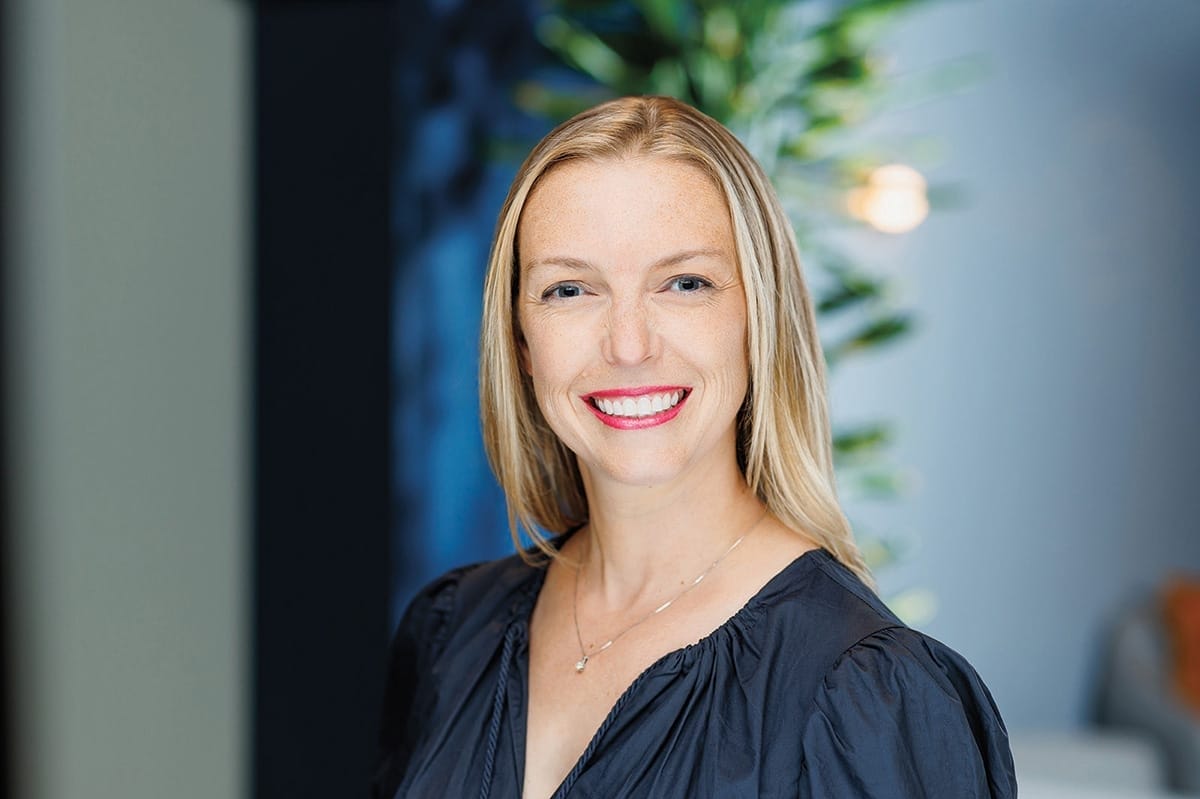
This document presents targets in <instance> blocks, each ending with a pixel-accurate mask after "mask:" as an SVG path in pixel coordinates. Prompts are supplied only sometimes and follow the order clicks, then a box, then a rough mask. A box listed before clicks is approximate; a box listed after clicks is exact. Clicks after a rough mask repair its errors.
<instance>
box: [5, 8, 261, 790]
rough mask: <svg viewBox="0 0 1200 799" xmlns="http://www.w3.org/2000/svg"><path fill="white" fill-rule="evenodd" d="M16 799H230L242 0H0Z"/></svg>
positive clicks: (242, 341) (239, 558) (242, 638)
mask: <svg viewBox="0 0 1200 799" xmlns="http://www.w3.org/2000/svg"><path fill="white" fill-rule="evenodd" d="M6 5H7V7H8V18H7V20H6V23H7V24H6V28H7V30H6V33H7V40H6V41H5V42H4V43H3V45H4V49H3V52H4V56H5V58H6V59H7V62H6V65H5V69H6V72H7V77H8V79H9V85H8V93H9V107H8V108H7V109H6V111H7V114H6V118H7V119H8V120H9V121H10V127H9V130H8V136H9V144H10V148H9V151H8V152H7V153H5V157H6V158H7V160H8V169H9V170H10V171H9V175H10V178H11V183H10V186H8V187H7V189H8V190H9V192H10V194H9V197H8V199H9V208H10V218H9V219H7V220H6V223H5V229H6V231H7V232H8V234H9V236H10V238H9V240H8V241H6V242H5V246H6V253H5V255H6V258H7V259H8V262H9V268H10V276H9V277H10V283H9V285H6V286H5V289H4V319H5V324H6V325H8V333H9V341H10V342H11V345H12V349H11V351H10V352H9V353H8V356H9V359H10V361H9V362H10V364H11V366H12V367H13V368H12V370H11V372H10V374H9V375H8V378H9V380H10V383H9V385H8V389H9V391H10V392H11V393H10V397H11V399H12V414H13V415H12V418H11V419H10V420H7V421H9V422H11V424H12V428H11V429H12V431H13V436H12V438H13V441H12V445H13V450H12V452H11V453H9V459H10V460H9V463H10V465H11V466H12V473H11V474H10V475H6V478H8V479H11V481H12V487H13V488H14V489H15V496H14V500H15V502H14V504H15V507H14V514H15V518H14V529H13V534H14V538H15V540H14V542H13V544H14V547H13V549H14V551H13V557H12V558H11V560H9V561H8V562H6V563H5V564H4V568H5V569H6V570H7V575H6V577H7V579H8V581H9V582H10V585H11V588H12V591H13V594H12V599H11V602H12V606H13V610H14V613H15V618H14V620H13V621H14V631H13V632H14V636H15V638H14V641H13V642H12V651H13V653H14V656H15V658H14V662H13V664H12V665H13V668H14V670H15V680H16V700H17V701H16V708H15V709H16V712H17V734H16V740H15V743H16V746H17V751H16V753H15V754H16V758H17V762H16V766H17V777H18V781H19V785H18V787H19V795H20V796H22V797H28V799H43V798H44V799H58V798H59V797H82V796H89V797H113V798H114V799H117V798H118V797H119V798H120V799H132V798H137V797H145V798H146V799H150V798H151V797H154V798H155V799H158V798H159V797H164V796H171V797H181V798H182V797H196V799H214V797H236V796H242V795H245V793H246V791H245V790H244V788H245V783H246V779H245V772H246V769H247V763H246V744H247V741H248V736H247V734H246V727H247V722H248V718H247V716H246V711H245V710H244V704H245V699H246V697H247V695H248V692H247V690H246V674H247V652H248V645H247V634H248V628H247V623H246V619H247V617H248V604H247V603H248V591H247V589H246V584H247V580H246V576H247V575H246V571H247V557H246V556H247V553H248V551H249V545H248V540H247V536H246V530H247V524H246V500H247V492H246V488H245V486H246V478H247V469H246V466H245V457H244V455H245V448H246V443H245V442H246V423H245V421H244V420H245V408H246V399H247V397H246V386H247V379H246V368H247V360H246V352H247V348H246V344H247V335H246V333H247V325H246V321H245V317H246V310H247V309H246V301H245V297H246V293H247V292H246V289H247V286H248V273H247V271H246V268H245V264H246V243H245V239H246V233H247V230H246V224H245V217H246V200H245V197H246V194H247V192H246V190H247V188H248V185H249V184H248V181H247V179H246V176H245V172H246V170H245V156H244V153H243V151H242V146H243V142H244V139H245V136H246V133H247V130H246V125H245V122H244V119H245V110H246V109H245V103H246V98H245V97H244V86H245V85H246V82H247V77H248V73H247V69H248V61H247V56H246V53H247V45H248V39H247V31H246V20H245V19H244V17H245V15H246V13H247V8H248V5H247V4H245V3H238V2H231V1H227V0H121V2H118V3H97V2H92V0H9V2H8V3H7V4H6Z"/></svg>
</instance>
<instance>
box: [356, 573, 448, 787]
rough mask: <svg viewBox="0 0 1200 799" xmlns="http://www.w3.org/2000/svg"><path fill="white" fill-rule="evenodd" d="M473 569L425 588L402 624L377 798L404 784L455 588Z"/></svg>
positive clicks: (387, 691) (389, 683)
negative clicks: (425, 684) (426, 678)
mask: <svg viewBox="0 0 1200 799" xmlns="http://www.w3.org/2000/svg"><path fill="white" fill-rule="evenodd" d="M469 568H471V567H465V568H462V569H456V570H455V571H452V572H450V573H448V574H446V575H444V576H442V577H440V578H438V579H437V580H434V581H433V582H432V583H430V584H429V585H427V586H426V587H425V588H423V589H422V590H421V591H420V592H419V593H418V594H417V595H416V596H415V597H414V598H413V600H412V601H411V602H410V603H409V605H408V608H407V610H406V611H405V612H404V616H403V617H402V618H401V620H400V624H399V625H398V626H397V627H396V633H395V635H394V636H393V638H392V644H391V649H390V651H389V655H388V667H387V676H386V678H385V683H384V692H383V710H382V713H381V714H380V725H379V752H378V757H377V759H376V768H375V774H374V777H373V779H372V781H371V797H372V799H391V798H392V795H393V794H394V793H395V791H396V788H397V786H398V785H399V784H400V779H401V777H402V776H403V774H404V769H405V766H406V765H407V763H408V758H409V756H410V754H411V752H412V742H413V741H414V740H415V738H416V735H417V733H418V732H419V729H418V725H419V723H420V720H421V718H422V717H423V712H422V708H421V707H420V703H421V701H422V699H426V698H428V697H429V694H430V692H429V691H422V690H420V683H421V680H422V678H423V677H424V676H425V675H427V674H428V673H429V664H430V663H431V662H432V660H433V659H434V658H436V657H437V654H438V652H439V651H440V650H441V648H442V645H443V644H444V642H445V638H446V634H447V628H448V626H449V620H450V616H451V614H452V612H453V609H454V604H455V592H456V590H457V588H458V583H459V580H460V579H461V577H462V575H463V573H465V572H466V571H467V569H469Z"/></svg>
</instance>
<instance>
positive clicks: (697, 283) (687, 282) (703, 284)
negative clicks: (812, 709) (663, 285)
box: [670, 275, 712, 294]
mask: <svg viewBox="0 0 1200 799" xmlns="http://www.w3.org/2000/svg"><path fill="white" fill-rule="evenodd" d="M670 285H671V288H672V289H673V290H674V291H678V292H681V293H683V294H692V293H695V292H697V291H701V290H702V289H706V288H711V287H712V283H709V282H708V281H707V280H705V279H704V278H702V277H696V276H695V275H681V276H679V277H676V278H672V279H671V284H670Z"/></svg>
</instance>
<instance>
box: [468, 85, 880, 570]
mask: <svg viewBox="0 0 1200 799" xmlns="http://www.w3.org/2000/svg"><path fill="white" fill-rule="evenodd" d="M622 156H649V157H662V158H669V159H673V160H677V161H680V162H684V163H687V164H690V165H692V166H695V167H698V168H700V169H701V170H702V171H704V172H705V173H706V174H707V175H709V176H710V177H711V178H712V180H713V181H714V183H715V184H716V185H717V186H718V187H719V189H720V190H721V193H722V195H723V196H724V198H725V202H726V205H727V206H728V208H729V215H730V220H731V222H732V226H733V237H734V242H735V245H736V248H737V259H738V265H739V269H740V270H741V277H742V282H743V285H744V286H745V291H746V311H747V324H748V328H749V329H748V336H747V339H748V354H749V361H750V390H749V392H748V394H747V397H746V400H745V402H744V403H743V405H742V409H741V411H740V414H739V419H738V443H737V455H738V465H739V466H740V468H741V470H742V473H743V475H744V476H745V478H746V482H747V484H748V485H749V486H750V488H751V489H752V490H753V491H754V492H755V494H756V495H757V496H758V498H759V499H760V500H761V501H762V502H763V503H764V504H765V505H766V506H767V508H768V509H769V510H770V512H771V513H773V514H774V515H775V516H776V517H777V518H779V520H780V521H781V522H783V523H784V524H785V525H787V526H788V527H790V528H792V529H794V530H799V531H803V532H804V533H805V534H806V535H808V536H809V537H810V538H812V539H813V540H814V541H815V542H816V543H818V544H819V545H821V546H822V547H824V548H825V549H827V550H829V552H831V553H832V554H833V555H834V557H836V558H837V559H838V560H839V561H841V562H842V563H844V564H845V565H846V566H847V567H849V568H850V569H851V570H852V571H854V572H855V573H856V574H857V575H858V576H859V577H860V578H862V579H863V580H864V581H865V582H867V583H868V584H871V576H870V573H869V571H868V569H867V566H866V563H865V562H864V560H863V557H862V554H861V553H860V552H859V549H858V546H857V544H855V542H854V537H853V534H852V532H851V529H850V524H849V522H848V521H847V520H846V517H845V515H844V514H843V513H842V510H841V506H840V505H839V504H838V499H837V489H836V483H835V478H834V470H833V448H832V444H831V440H830V439H831V434H830V424H829V410H828V403H827V400H826V387H825V359H824V355H823V354H822V352H821V346H820V341H819V339H818V337H817V327H816V316H815V313H814V310H813V304H812V299H811V297H810V295H809V291H808V288H807V286H806V285H805V282H804V276H803V274H802V272H801V269H800V255H799V251H798V250H797V247H796V239H795V235H794V233H793V231H792V227H791V224H790V223H789V222H788V219H787V216H786V214H785V213H784V211H783V208H782V207H781V205H780V204H779V200H778V198H777V197H776V195H775V191H774V189H773V188H772V186H771V184H770V181H768V179H767V177H766V175H765V174H764V173H763V171H762V168H761V167H760V166H759V165H758V163H757V162H756V161H755V160H754V158H753V157H752V156H751V155H750V153H749V152H747V150H746V149H745V147H743V146H742V144H741V143H740V142H739V141H738V140H737V139H736V138H735V137H734V136H733V134H732V133H730V132H729V131H728V130H726V129H725V128H724V127H723V126H722V125H721V124H720V123H718V122H716V121H715V120H713V119H711V118H709V117H707V116H705V115H704V114H702V113H700V112H699V111H697V110H695V109H694V108H691V107H690V106H687V105H685V104H683V103H681V102H679V101H677V100H673V99H671V98H666V97H627V98H623V99H619V100H613V101H610V102H607V103H604V104H602V105H598V106H596V107H594V108H592V109H589V110H587V111H584V112H583V113H581V114H579V115H577V116H575V117H573V118H572V119H570V120H568V121H566V122H564V123H563V124H561V125H559V126H558V127H557V128H555V129H554V130H553V131H551V132H550V133H549V134H548V135H547V136H546V137H545V138H544V139H542V140H541V142H539V143H538V145H537V146H536V147H534V149H533V151H532V152H531V153H530V154H529V157H528V158H526V159H525V162H524V163H523V164H522V165H521V168H520V170H519V171H518V172H517V175H516V178H515V179H514V180H513V184H512V187H511V188H510V189H509V193H508V198H507V199H506V200H505V202H504V206H503V209H502V210H501V212H500V218H499V220H498V222H497V225H496V235H495V239H494V240H493V243H492V251H491V257H490V259H489V262H488V274H487V281H486V284H485V288H484V299H483V322H482V332H481V341H480V366H479V393H480V409H481V416H482V423H483V438H484V444H485V446H486V448H487V454H488V460H489V462H490V463H491V466H492V470H493V471H494V472H495V474H496V478H497V480H498V481H499V483H500V486H501V488H503V489H504V493H505V496H506V497H507V500H508V518H509V528H510V532H511V533H512V536H513V541H514V542H515V543H516V544H517V546H518V549H520V548H521V544H520V540H521V539H520V530H521V529H522V528H523V529H524V530H525V532H526V534H527V535H528V536H529V538H530V539H531V540H532V541H533V542H534V544H535V545H536V546H537V547H538V549H540V550H541V551H542V552H543V553H545V554H546V555H547V556H550V557H554V555H555V553H554V550H553V548H552V547H550V546H549V544H548V543H547V540H546V538H545V536H544V535H543V534H542V532H541V530H545V531H548V532H551V533H560V532H564V531H566V530H567V529H570V528H571V527H573V526H576V525H579V524H582V523H584V522H586V521H587V519H588V503H587V496H586V494H585V493H584V490H583V483H582V481H581V478H580V472H579V467H578V464H577V462H576V460H575V455H574V453H572V452H571V451H570V450H568V449H567V448H566V446H564V445H563V443H562V442H561V441H560V440H559V438H558V436H556V435H555V434H554V432H553V431H552V430H551V429H550V427H549V426H548V425H547V424H546V421H545V419H544V418H543V417H542V414H541V411H540V410H539V408H538V405H537V401H536V399H535V397H534V394H533V386H532V383H531V381H530V379H529V377H528V375H526V374H525V373H524V371H523V370H522V369H521V364H520V359H519V355H518V340H519V335H520V331H519V330H518V326H517V321H516V314H515V311H514V302H515V298H516V292H517V281H518V277H519V273H520V270H519V267H518V261H517V259H518V254H517V251H516V242H517V227H518V224H519V222H520V218H521V212H522V210H523V209H524V207H525V203H526V201H527V200H528V199H529V196H530V194H531V193H532V192H533V190H534V188H535V186H536V185H537V183H538V181H539V180H540V179H541V178H542V177H543V176H545V175H546V173H547V172H549V171H550V170H551V169H553V168H554V167H555V166H557V165H559V164H562V163H564V162H566V161H571V160H575V159H591V160H603V159H608V158H618V157H622ZM539 528H540V530H539Z"/></svg>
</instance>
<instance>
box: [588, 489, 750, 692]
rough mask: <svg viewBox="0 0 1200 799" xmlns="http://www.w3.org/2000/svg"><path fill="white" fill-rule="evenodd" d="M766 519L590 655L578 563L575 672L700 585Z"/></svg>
mask: <svg viewBox="0 0 1200 799" xmlns="http://www.w3.org/2000/svg"><path fill="white" fill-rule="evenodd" d="M766 517H767V512H766V511H765V510H764V511H763V512H762V515H761V516H759V517H758V518H757V519H755V520H754V523H753V524H751V525H750V526H749V527H748V528H746V532H744V533H742V534H741V535H740V536H738V539H737V540H736V541H734V542H733V543H732V544H730V545H729V549H726V550H725V551H724V552H723V553H721V557H719V558H717V559H716V560H714V561H713V562H712V563H710V564H708V568H707V569H705V570H704V571H703V572H701V573H700V576H699V577H697V578H696V579H695V580H692V581H691V582H690V583H688V584H687V585H686V586H685V587H684V589H683V590H682V591H680V592H679V593H678V594H676V595H675V596H673V597H671V598H670V599H668V600H667V601H666V602H664V603H662V604H661V605H659V606H658V607H656V608H655V609H654V610H652V611H650V612H649V613H647V614H646V615H644V616H642V617H641V618H640V619H638V620H637V621H635V622H634V623H633V624H631V625H629V626H628V627H626V628H625V629H624V630H621V632H619V633H617V634H616V635H614V636H613V637H612V638H609V639H608V640H607V641H605V642H604V643H603V644H602V645H601V646H600V647H598V648H597V649H596V651H595V652H593V653H592V654H590V655H589V654H588V653H587V649H586V648H585V647H584V645H583V634H582V633H581V632H580V631H579V572H581V571H583V567H584V564H583V563H580V564H579V568H577V569H576V570H575V593H574V596H573V597H572V602H571V615H572V617H574V619H575V640H576V641H578V642H579V660H577V661H576V662H575V671H576V672H577V673H579V674H582V673H583V670H584V669H585V668H587V664H588V661H589V660H590V659H591V658H594V657H595V656H596V655H599V654H600V653H601V652H603V651H604V650H606V649H608V648H609V647H610V646H612V645H613V644H615V643H616V642H617V641H619V640H621V637H622V636H624V635H625V634H626V633H628V632H629V631H631V630H633V629H634V628H635V627H637V626H638V625H640V624H642V623H643V622H645V621H649V620H650V619H651V618H652V617H654V616H657V615H658V614H659V613H662V612H663V611H664V610H666V609H667V608H669V607H671V605H673V604H675V602H677V601H678V600H680V599H682V598H683V596H684V595H685V594H687V593H688V592H689V591H691V590H692V589H693V588H695V587H696V586H698V585H700V583H701V581H703V580H704V578H705V577H707V576H708V575H709V574H710V573H711V572H712V570H713V569H715V568H717V566H719V565H720V563H721V561H723V560H725V558H726V557H728V556H729V554H730V553H731V552H733V550H735V549H737V548H738V546H739V545H740V544H741V543H742V542H743V541H745V540H746V537H747V536H748V535H750V533H752V532H754V528H756V527H758V525H759V522H761V521H762V520H763V519H765V518H766Z"/></svg>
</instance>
